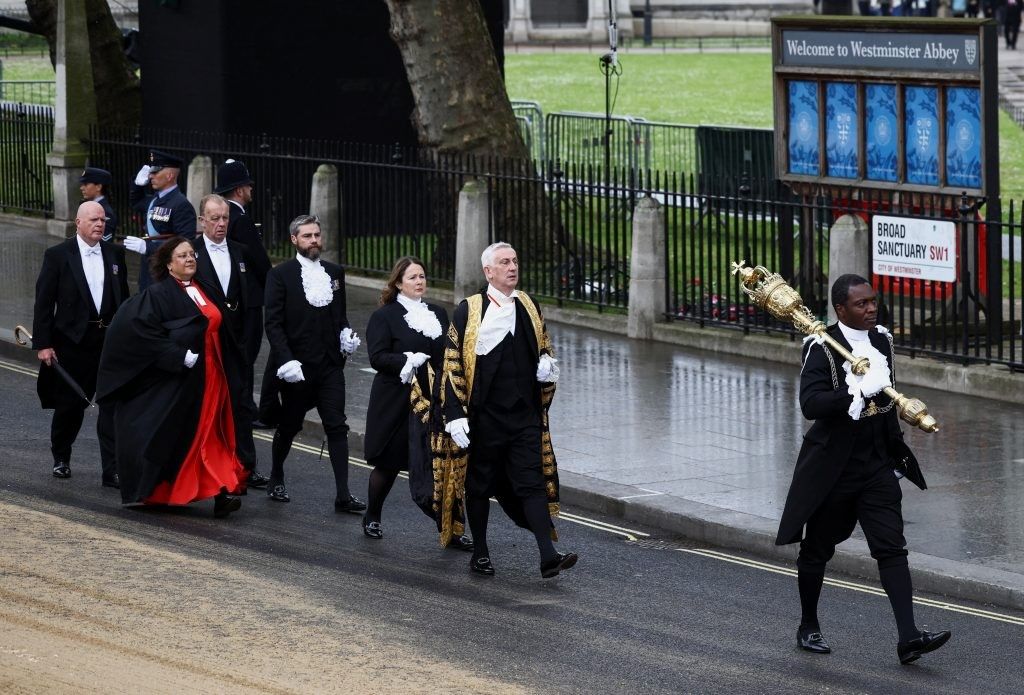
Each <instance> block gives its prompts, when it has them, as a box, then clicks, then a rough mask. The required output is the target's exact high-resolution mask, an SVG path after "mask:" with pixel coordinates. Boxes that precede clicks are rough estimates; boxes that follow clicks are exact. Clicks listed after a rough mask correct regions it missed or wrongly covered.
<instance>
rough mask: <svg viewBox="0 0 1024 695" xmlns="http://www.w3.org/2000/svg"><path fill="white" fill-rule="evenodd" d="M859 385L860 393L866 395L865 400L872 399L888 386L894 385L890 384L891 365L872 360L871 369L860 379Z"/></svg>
mask: <svg viewBox="0 0 1024 695" xmlns="http://www.w3.org/2000/svg"><path fill="white" fill-rule="evenodd" d="M858 384H859V385H860V392H861V393H862V394H864V397H865V398H871V397H872V396H874V395H875V394H877V393H878V392H880V391H881V390H882V389H884V388H885V387H886V386H891V385H892V384H891V383H890V382H889V365H887V364H886V363H885V362H881V363H879V361H878V360H871V368H870V369H868V371H867V373H866V374H863V375H862V376H861V377H860V381H859V382H858Z"/></svg>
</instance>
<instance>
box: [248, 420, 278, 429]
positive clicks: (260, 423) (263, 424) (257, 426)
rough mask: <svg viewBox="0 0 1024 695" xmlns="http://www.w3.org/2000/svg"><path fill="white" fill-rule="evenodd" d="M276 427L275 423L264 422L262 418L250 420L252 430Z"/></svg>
mask: <svg viewBox="0 0 1024 695" xmlns="http://www.w3.org/2000/svg"><path fill="white" fill-rule="evenodd" d="M276 427H277V425H274V424H271V423H269V422H264V421H263V420H253V421H252V428H253V429H254V430H272V429H274V428H276Z"/></svg>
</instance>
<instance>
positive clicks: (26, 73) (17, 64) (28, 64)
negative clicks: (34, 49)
mask: <svg viewBox="0 0 1024 695" xmlns="http://www.w3.org/2000/svg"><path fill="white" fill-rule="evenodd" d="M0 61H2V62H3V66H4V75H3V77H4V79H5V80H52V79H54V75H53V66H52V65H50V59H49V57H45V56H41V55H39V54H38V53H32V54H28V55H16V56H15V55H12V56H11V57H9V58H0Z"/></svg>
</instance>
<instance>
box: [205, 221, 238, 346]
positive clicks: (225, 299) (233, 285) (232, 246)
mask: <svg viewBox="0 0 1024 695" xmlns="http://www.w3.org/2000/svg"><path fill="white" fill-rule="evenodd" d="M227 244H228V257H229V258H230V260H231V262H230V264H229V268H230V269H231V277H230V278H228V291H227V294H226V295H225V294H224V290H223V289H222V288H221V283H220V277H219V276H218V275H217V271H216V270H215V269H214V267H213V261H211V260H210V254H209V252H208V251H207V249H206V240H205V237H204V236H203V235H199V236H198V237H196V241H195V251H196V277H197V278H199V280H201V281H202V283H203V287H204V288H205V287H209V288H210V291H211V292H213V293H214V294H215V295H216V296H217V301H218V304H221V305H223V306H224V307H225V309H226V311H225V312H224V317H223V320H224V321H225V322H227V323H228V324H229V326H230V328H231V334H232V339H233V340H234V341H235V343H236V344H237V345H238V348H239V350H243V351H244V347H245V320H246V313H245V309H246V307H247V306H248V303H247V302H248V297H249V287H248V266H247V265H246V262H245V248H244V247H243V246H242V245H241V244H236V243H235V242H233V241H228V242H227Z"/></svg>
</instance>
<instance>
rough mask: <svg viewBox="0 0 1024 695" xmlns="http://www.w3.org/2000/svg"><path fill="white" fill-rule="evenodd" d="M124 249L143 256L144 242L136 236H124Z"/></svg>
mask: <svg viewBox="0 0 1024 695" xmlns="http://www.w3.org/2000/svg"><path fill="white" fill-rule="evenodd" d="M124 247H125V248H126V249H128V250H129V251H134V252H135V253H141V254H142V255H143V256H145V255H146V241H145V240H144V239H140V238H139V237H137V236H126V237H125V238H124Z"/></svg>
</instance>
